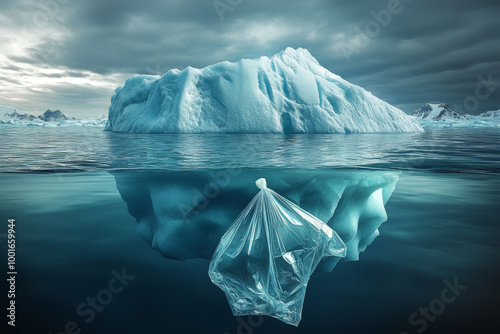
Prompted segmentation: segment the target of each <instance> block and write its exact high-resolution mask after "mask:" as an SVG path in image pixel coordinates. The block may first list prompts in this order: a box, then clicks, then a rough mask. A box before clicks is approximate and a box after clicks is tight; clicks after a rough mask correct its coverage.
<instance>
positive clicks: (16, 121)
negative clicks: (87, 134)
mask: <svg viewBox="0 0 500 334" xmlns="http://www.w3.org/2000/svg"><path fill="white" fill-rule="evenodd" d="M106 121H107V119H106V116H104V115H100V116H98V117H97V118H95V119H93V118H91V119H77V118H75V117H71V116H66V115H64V114H63V113H62V112H61V111H60V110H55V111H52V110H47V111H45V112H44V113H43V114H42V115H40V116H35V115H32V114H28V113H25V112H20V111H19V110H17V109H16V108H14V107H11V106H0V124H3V125H17V126H45V127H56V126H61V127H87V126H104V125H105V124H106Z"/></svg>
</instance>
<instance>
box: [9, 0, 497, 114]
mask: <svg viewBox="0 0 500 334" xmlns="http://www.w3.org/2000/svg"><path fill="white" fill-rule="evenodd" d="M499 17H500V2H499V1H494V0H488V1H486V0H484V1H483V0H476V1H466V0H441V1H430V0H429V1H426V0H413V1H411V0H401V1H400V2H399V1H398V0H384V1H378V0H376V1H375V0H358V1H347V0H308V1H302V0H301V1H293V0H274V1H265V0H215V1H214V0H196V1H195V0H184V1H180V0H179V1H176V0H161V1H150V0H141V1H137V0H85V1H77V0H22V1H19V0H17V1H15V0H2V1H1V2H0V50H1V52H0V105H12V106H14V107H16V108H18V109H21V110H24V111H33V112H35V113H41V112H43V111H45V110H46V109H61V110H62V111H63V112H65V113H67V114H70V115H75V116H97V115H99V114H106V113H107V108H108V107H109V103H110V98H111V95H112V93H113V90H114V88H115V87H117V86H119V85H122V84H123V82H124V80H125V79H126V78H127V77H129V76H131V75H134V74H139V73H141V74H163V73H165V72H166V71H168V70H169V69H172V68H179V69H183V68H185V67H186V66H193V67H203V66H206V65H209V64H212V63H215V62H219V61H222V60H230V61H237V60H239V59H241V58H254V57H258V56H261V55H266V56H271V55H273V54H275V53H277V52H279V51H281V50H283V49H285V48H286V47H287V46H291V47H295V48H296V47H305V48H307V49H308V50H309V51H310V52H311V54H312V55H313V56H315V57H316V59H318V61H319V62H320V63H321V64H322V65H323V66H325V67H326V68H328V69H329V70H330V71H332V72H334V73H336V74H339V75H340V76H342V77H343V78H345V79H347V80H348V81H350V82H352V83H354V84H357V85H360V86H362V87H364V88H365V89H367V90H369V91H371V92H372V93H373V94H375V95H376V96H378V97H380V98H382V99H384V100H386V101H387V102H389V103H391V104H393V105H395V106H397V107H399V108H401V109H402V110H404V111H406V112H410V111H412V110H413V109H415V108H416V107H419V106H421V105H422V104H423V103H426V102H446V103H448V104H450V105H452V106H455V109H458V111H459V112H461V113H472V114H477V113H479V112H483V111H486V110H497V109H500V19H499Z"/></svg>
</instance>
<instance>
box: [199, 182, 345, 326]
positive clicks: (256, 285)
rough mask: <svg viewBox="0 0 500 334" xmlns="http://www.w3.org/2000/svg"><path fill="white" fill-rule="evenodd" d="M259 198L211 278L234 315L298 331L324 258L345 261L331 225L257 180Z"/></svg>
mask: <svg viewBox="0 0 500 334" xmlns="http://www.w3.org/2000/svg"><path fill="white" fill-rule="evenodd" d="M256 184H257V187H258V188H260V191H259V193H258V194H257V195H256V196H255V197H254V198H253V199H252V201H251V202H250V204H249V205H248V206H247V207H246V208H245V209H244V210H243V212H242V213H241V214H240V215H239V216H238V218H236V220H235V222H234V223H233V225H232V226H231V227H230V228H229V230H228V231H227V232H226V233H225V234H224V236H223V237H222V238H221V241H220V243H219V245H218V247H217V249H216V250H215V253H214V255H213V257H212V261H211V262H210V268H209V276H210V278H211V280H212V282H213V283H214V284H215V285H217V286H218V287H220V288H221V289H222V290H223V291H224V292H225V293H226V296H227V299H228V301H229V304H230V306H231V310H232V311H233V314H234V315H235V316H243V315H250V314H255V315H268V316H272V317H275V318H277V319H279V320H281V321H283V322H285V323H287V324H291V325H294V326H298V324H299V322H300V319H301V314H302V304H303V302H304V297H305V292H306V287H307V282H308V281H309V278H310V276H311V275H312V273H313V272H314V269H315V268H316V266H317V265H318V263H319V262H320V261H321V259H322V258H324V257H328V256H338V257H344V256H345V254H346V245H345V244H344V242H343V241H342V240H341V239H340V237H339V236H338V235H337V233H336V232H335V231H333V230H332V229H331V228H330V227H329V226H328V225H326V224H325V223H324V222H322V221H321V220H319V219H318V218H316V217H314V216H313V215H311V214H310V213H308V212H306V211H304V210H302V209H301V208H300V207H299V206H297V205H295V204H294V203H292V202H290V201H289V200H287V199H286V198H284V197H282V196H280V195H279V194H277V193H276V192H274V191H273V190H271V189H269V188H267V185H266V180H265V179H259V180H257V181H256Z"/></svg>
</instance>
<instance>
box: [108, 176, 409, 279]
mask: <svg viewBox="0 0 500 334" xmlns="http://www.w3.org/2000/svg"><path fill="white" fill-rule="evenodd" d="M110 173H111V174H112V175H113V176H114V177H115V180H116V186H117V189H118V191H119V193H120V195H121V197H122V198H123V200H124V201H125V202H126V203H127V207H128V211H129V213H130V215H131V216H132V217H134V218H135V220H136V221H137V227H136V231H137V233H138V234H139V235H140V236H141V237H142V238H143V239H144V240H145V241H146V242H147V243H148V244H149V245H150V246H151V247H152V248H153V249H155V250H156V251H158V252H159V253H160V254H161V255H163V256H164V257H166V258H169V259H175V260H186V259H196V258H202V259H211V258H212V255H213V253H214V251H215V249H216V247H217V245H218V244H219V241H220V239H221V237H222V236H223V235H224V233H225V232H226V231H227V230H228V228H229V227H230V226H231V224H232V223H233V221H234V220H235V218H236V217H237V216H238V215H239V213H240V212H241V211H242V210H243V209H244V208H245V207H246V205H247V204H248V203H249V202H250V201H251V200H252V198H253V196H254V195H255V191H254V190H253V189H251V188H250V189H249V187H248V185H249V184H253V182H254V181H255V180H256V179H258V178H260V177H264V178H266V179H267V181H268V182H269V184H272V185H273V190H274V191H276V192H277V193H278V194H280V195H282V196H283V197H285V198H287V199H288V200H290V201H291V202H293V203H294V204H295V205H298V206H300V207H301V208H302V209H304V210H305V211H307V212H309V213H311V214H312V215H314V216H315V217H317V218H318V219H320V220H321V221H323V222H325V223H326V224H327V225H328V226H329V227H330V228H332V229H333V230H334V231H336V232H337V234H338V235H339V236H340V238H341V239H342V241H343V242H344V243H345V244H346V247H347V253H346V256H345V258H343V259H342V260H341V261H344V260H345V261H355V260H358V259H359V254H360V253H361V252H363V251H364V250H365V249H366V248H367V247H368V246H369V245H370V244H371V243H372V242H373V240H374V239H375V238H376V237H377V236H378V235H379V227H380V225H381V224H382V223H383V222H385V221H386V220H387V213H386V211H385V204H386V202H387V200H388V199H389V197H390V196H391V194H392V192H393V191H394V189H395V187H396V183H397V181H398V179H399V174H398V173H397V172H394V171H369V170H363V171H360V170H332V169H315V170H312V169H289V168H273V169H239V168H238V169H214V170H198V171H171V172H166V171H158V172H155V171H150V172H145V171H126V170H124V171H118V170H115V171H110ZM339 260H340V258H337V257H330V258H326V259H324V260H323V261H322V262H320V263H319V265H318V267H317V270H319V271H323V272H330V271H332V270H333V268H334V267H335V265H336V264H337V263H338V262H339Z"/></svg>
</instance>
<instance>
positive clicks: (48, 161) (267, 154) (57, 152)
mask: <svg viewBox="0 0 500 334" xmlns="http://www.w3.org/2000/svg"><path fill="white" fill-rule="evenodd" d="M61 130H64V131H61ZM498 142H500V131H498V129H481V130H480V131H478V130H477V129H476V130H474V129H472V130H471V129H436V130H430V131H426V132H423V133H398V134H391V133H377V134H357V135H342V134H332V135H256V134H242V135H236V134H233V135H224V134H203V135H189V134H183V135H169V134H158V135H149V134H125V133H110V132H104V131H102V128H65V129H59V128H26V127H6V126H2V127H0V147H2V148H3V151H4V152H3V156H2V159H1V160H0V172H31V173H32V172H47V173H48V172H69V171H96V170H103V169H105V170H109V169H133V170H160V171H165V170H168V171H178V170H199V169H206V168H207V166H210V168H218V169H221V168H228V167H232V168H300V169H311V168H325V167H327V168H369V169H389V170H440V171H452V172H464V171H466V172H467V171H469V172H477V173H494V172H496V173H498V172H500V166H499V165H498V163H495V162H497V161H498V155H499V154H500V145H498Z"/></svg>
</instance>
